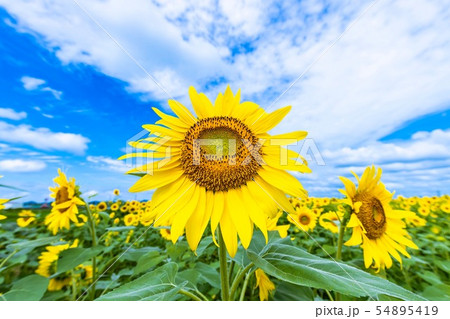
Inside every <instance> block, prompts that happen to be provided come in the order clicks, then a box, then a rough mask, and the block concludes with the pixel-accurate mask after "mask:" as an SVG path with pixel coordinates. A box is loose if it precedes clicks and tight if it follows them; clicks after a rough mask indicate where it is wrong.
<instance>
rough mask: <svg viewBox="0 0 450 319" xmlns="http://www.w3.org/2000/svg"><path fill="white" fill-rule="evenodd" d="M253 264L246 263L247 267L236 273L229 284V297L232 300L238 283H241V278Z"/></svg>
mask: <svg viewBox="0 0 450 319" xmlns="http://www.w3.org/2000/svg"><path fill="white" fill-rule="evenodd" d="M253 266H254V265H253V263H250V264H248V265H247V267H245V268H244V269H242V271H241V272H239V273H238V274H237V275H236V278H235V279H234V281H233V285H231V290H230V299H231V300H234V295H235V293H236V290H237V288H238V286H239V284H240V283H241V281H242V279H243V278H244V277H245V275H246V274H247V273H248V271H249V270H250V269H251V268H252V267H253Z"/></svg>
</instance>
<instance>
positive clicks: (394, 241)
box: [340, 166, 418, 270]
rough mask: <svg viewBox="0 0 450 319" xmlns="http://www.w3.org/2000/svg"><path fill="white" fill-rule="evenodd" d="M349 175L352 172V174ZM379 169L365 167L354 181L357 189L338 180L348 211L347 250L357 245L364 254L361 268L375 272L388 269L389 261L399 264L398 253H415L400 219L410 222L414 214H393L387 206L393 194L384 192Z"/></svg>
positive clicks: (347, 181) (392, 210)
mask: <svg viewBox="0 0 450 319" xmlns="http://www.w3.org/2000/svg"><path fill="white" fill-rule="evenodd" d="M352 173H353V172H352ZM381 173H382V171H381V168H378V170H376V169H375V166H372V167H367V168H366V169H365V171H364V173H363V174H362V176H361V178H359V177H358V176H357V175H356V174H355V173H353V175H354V176H355V177H356V179H357V180H358V187H357V188H356V186H355V184H354V183H353V182H352V181H351V180H349V179H348V178H345V177H340V179H341V181H342V182H343V183H344V185H345V190H342V189H341V190H340V192H341V193H342V194H344V195H345V196H346V198H345V199H344V202H345V203H346V204H348V205H350V206H351V207H352V214H351V216H350V220H349V222H348V224H347V227H350V228H353V233H352V237H351V238H350V239H349V240H348V241H347V242H346V243H345V245H347V246H354V245H361V247H362V248H363V250H364V265H365V267H366V268H369V267H370V266H372V265H373V267H375V268H376V269H378V270H379V269H380V268H381V269H384V268H390V267H391V266H392V259H391V256H392V257H393V258H395V259H396V260H398V262H399V263H400V264H401V263H402V258H401V256H400V254H399V253H401V254H403V255H404V256H406V257H410V256H409V254H408V252H407V251H406V247H411V248H414V249H418V247H417V246H416V245H415V244H414V243H413V242H412V241H411V239H410V236H409V234H408V232H407V231H406V229H405V227H406V225H405V222H404V221H403V220H402V219H403V218H413V217H414V213H412V212H408V211H403V210H394V209H392V208H391V206H390V204H389V203H390V202H391V200H392V196H393V194H392V193H390V192H389V191H388V190H386V187H385V186H384V184H383V183H382V182H380V178H381Z"/></svg>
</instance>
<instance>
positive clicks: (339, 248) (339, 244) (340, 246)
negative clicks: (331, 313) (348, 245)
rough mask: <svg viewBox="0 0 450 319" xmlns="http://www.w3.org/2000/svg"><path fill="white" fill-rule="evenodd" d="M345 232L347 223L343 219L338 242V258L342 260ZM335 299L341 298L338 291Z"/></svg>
mask: <svg viewBox="0 0 450 319" xmlns="http://www.w3.org/2000/svg"><path fill="white" fill-rule="evenodd" d="M344 233H345V223H344V221H343V220H341V222H340V224H339V237H338V242H337V250H336V260H337V261H340V260H341V259H342V244H343V243H344ZM335 300H336V301H340V300H341V294H340V293H338V292H336V295H335Z"/></svg>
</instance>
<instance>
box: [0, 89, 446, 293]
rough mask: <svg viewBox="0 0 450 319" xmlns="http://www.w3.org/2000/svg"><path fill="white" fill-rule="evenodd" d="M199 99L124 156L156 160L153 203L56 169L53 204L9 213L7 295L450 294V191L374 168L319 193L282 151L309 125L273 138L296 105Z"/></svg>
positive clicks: (147, 165) (143, 173)
mask: <svg viewBox="0 0 450 319" xmlns="http://www.w3.org/2000/svg"><path fill="white" fill-rule="evenodd" d="M189 94H190V97H191V101H192V106H193V109H194V111H195V115H194V114H192V113H191V111H190V110H189V109H188V108H186V107H184V106H183V105H182V104H180V103H179V102H177V101H173V100H169V106H170V107H171V109H172V111H173V113H174V114H176V116H172V115H168V114H165V113H163V112H161V111H160V110H158V109H154V110H155V112H156V113H157V114H158V116H160V118H161V119H160V120H159V121H157V122H156V124H148V125H143V128H144V129H146V130H148V132H149V135H148V137H145V138H143V139H140V140H138V141H134V142H130V146H132V147H133V148H134V149H136V150H138V151H137V152H134V151H132V152H130V153H128V154H126V155H124V156H122V157H121V159H136V158H143V159H146V160H148V161H144V162H140V165H139V166H135V167H134V168H133V169H131V170H130V171H129V172H128V173H129V174H130V175H136V176H138V177H139V179H138V180H137V182H136V183H135V184H134V185H133V186H132V187H131V188H130V190H129V191H130V192H144V191H150V190H154V192H153V194H152V195H151V197H150V198H149V200H148V201H142V202H139V201H124V200H121V197H120V190H119V189H116V190H114V196H115V200H114V201H109V202H96V201H94V200H95V198H92V197H91V198H89V197H88V198H86V197H85V196H83V194H82V193H81V192H80V187H79V185H77V184H76V180H75V178H74V177H70V178H68V177H67V176H66V174H65V173H63V172H62V171H61V170H58V175H57V177H55V179H54V180H53V182H54V184H53V185H52V186H51V187H50V191H51V195H50V196H51V197H52V198H53V199H54V201H53V202H52V203H51V207H49V208H42V209H35V210H21V209H5V210H2V211H0V213H1V214H0V219H1V221H0V226H1V228H0V258H1V259H0V260H1V261H0V292H1V293H2V294H1V298H2V299H4V300H269V299H270V300H272V299H274V300H397V299H401V300H427V299H431V300H448V299H449V295H450V291H449V269H450V261H449V258H448V257H449V247H448V242H449V236H450V233H449V227H448V226H449V216H450V215H449V213H450V198H449V196H442V197H431V198H430V197H424V198H415V197H414V198H402V197H397V198H396V199H394V194H393V193H392V192H390V191H388V190H387V189H386V187H385V185H384V184H383V183H382V181H381V177H382V176H381V175H382V170H381V168H376V167H375V166H369V167H367V168H366V169H365V170H364V172H363V174H362V175H361V176H358V175H356V174H355V173H353V175H354V177H355V179H354V180H350V179H348V178H346V177H340V180H341V181H342V184H343V185H342V186H343V187H342V189H339V191H340V192H341V193H342V195H343V196H342V198H339V199H337V198H311V197H308V193H307V190H305V189H304V188H303V186H302V184H301V183H300V181H299V179H297V178H295V177H294V176H292V175H291V174H290V173H288V172H286V171H296V172H298V173H311V169H310V168H309V166H308V163H307V161H306V160H305V159H304V158H303V157H302V156H300V155H299V154H298V153H297V152H294V151H292V150H290V149H287V148H284V147H282V146H284V145H288V144H291V143H293V142H296V141H298V140H302V139H304V138H305V137H306V135H307V133H306V132H304V131H296V132H291V133H286V134H279V135H270V134H268V133H267V132H268V131H270V130H271V129H272V128H273V127H275V126H276V125H277V124H278V123H279V122H280V121H281V120H282V119H283V118H284V117H285V116H286V115H287V114H288V113H289V111H290V109H291V107H289V106H288V107H284V108H281V109H279V110H276V111H273V112H271V113H267V112H266V111H265V110H263V109H262V108H260V107H259V106H258V105H257V104H255V103H252V102H242V103H241V102H240V92H237V93H236V94H234V93H233V92H231V89H230V88H229V87H228V88H227V89H226V91H225V93H224V94H219V96H218V97H217V99H216V100H215V102H214V105H213V104H212V103H211V101H210V100H209V99H208V98H207V97H206V96H205V95H204V94H198V93H197V92H196V90H195V89H194V88H193V87H191V88H190V89H189ZM218 150H220V152H219V151H218ZM149 159H150V160H149ZM155 159H158V160H155ZM49 185H51V181H49ZM3 186H4V185H3ZM111 195H112V194H111ZM10 200H14V199H1V200H0V209H3V208H5V207H4V204H5V203H6V202H8V201H10ZM208 225H209V226H210V227H207V226H208Z"/></svg>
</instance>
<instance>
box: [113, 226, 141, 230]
mask: <svg viewBox="0 0 450 319" xmlns="http://www.w3.org/2000/svg"><path fill="white" fill-rule="evenodd" d="M135 228H136V227H134V226H117V227H108V228H106V230H108V231H125V230H131V229H135Z"/></svg>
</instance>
